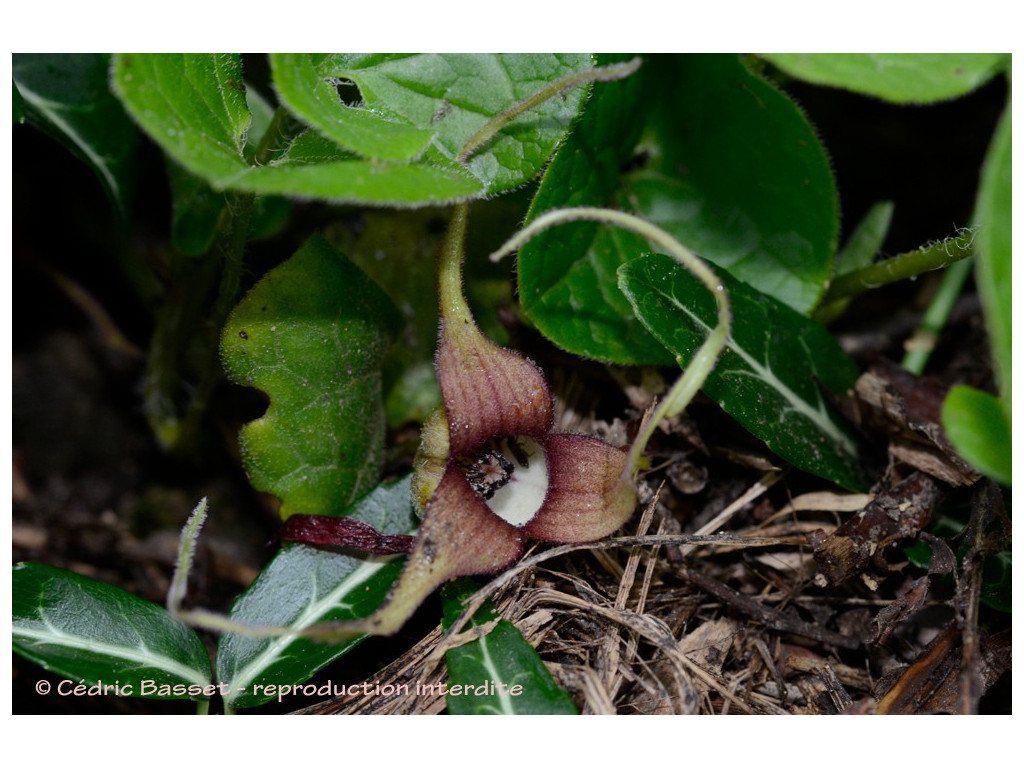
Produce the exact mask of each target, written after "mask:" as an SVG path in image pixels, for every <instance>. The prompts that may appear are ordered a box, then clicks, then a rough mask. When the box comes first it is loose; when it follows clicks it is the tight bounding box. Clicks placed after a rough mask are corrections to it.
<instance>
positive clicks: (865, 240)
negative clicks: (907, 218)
mask: <svg viewBox="0 0 1024 768" xmlns="http://www.w3.org/2000/svg"><path fill="white" fill-rule="evenodd" d="M895 209H896V206H895V205H894V204H893V203H892V202H891V201H889V200H883V201H882V202H879V203H875V204H874V205H873V206H871V208H870V209H869V210H868V212H867V213H866V214H864V218H863V219H861V221H860V223H859V224H858V225H857V227H856V228H855V229H854V230H853V232H852V234H851V235H850V238H849V239H848V240H847V241H846V245H845V246H843V248H842V250H841V251H839V253H837V254H836V264H835V273H836V274H837V275H845V274H846V273H847V272H854V271H856V270H858V269H862V268H863V267H866V266H867V265H868V264H870V263H871V262H872V261H874V260H875V254H877V253H878V251H879V250H881V248H882V243H884V242H885V237H886V235H888V234H889V225H890V224H891V223H892V214H893V211H894V210H895Z"/></svg>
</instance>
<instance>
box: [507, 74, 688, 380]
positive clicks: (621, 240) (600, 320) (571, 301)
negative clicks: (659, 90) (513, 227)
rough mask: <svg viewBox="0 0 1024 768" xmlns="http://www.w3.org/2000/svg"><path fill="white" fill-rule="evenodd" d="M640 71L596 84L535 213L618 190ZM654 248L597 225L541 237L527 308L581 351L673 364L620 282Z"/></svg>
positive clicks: (521, 271) (636, 122) (635, 136)
mask: <svg viewBox="0 0 1024 768" xmlns="http://www.w3.org/2000/svg"><path fill="white" fill-rule="evenodd" d="M617 58H619V59H628V58H629V57H628V56H623V57H617ZM612 60H614V59H612ZM599 63H601V64H604V63H608V62H606V61H605V60H603V59H599ZM645 66H646V65H645ZM642 71H643V69H641V72H642ZM640 77H642V75H639V74H637V75H633V76H632V77H630V78H627V79H626V80H623V81H619V82H613V83H599V84H597V85H595V86H594V91H593V94H592V95H591V98H590V100H589V101H588V102H587V108H586V110H584V113H583V116H582V117H581V118H580V121H579V123H578V124H577V125H576V127H575V128H574V129H573V132H572V133H571V134H570V136H569V138H568V139H567V140H566V142H565V143H564V144H563V145H562V146H561V147H560V148H559V150H558V152H557V153H556V154H555V158H554V160H552V162H551V164H550V165H549V166H548V168H547V170H546V171H545V172H544V177H543V179H542V180H541V184H540V188H539V189H538V190H537V194H536V196H535V197H534V200H533V204H532V206H531V209H530V215H529V217H528V218H530V219H533V218H536V217H537V216H538V215H539V214H541V213H543V212H544V211H547V210H550V209H552V208H564V207H569V206H577V205H604V204H605V203H606V202H607V201H609V200H611V199H612V198H613V197H614V196H615V193H616V191H617V190H618V188H619V177H620V172H621V168H622V167H623V166H624V165H627V164H628V163H629V162H630V161H631V159H632V158H633V155H634V152H635V151H637V149H636V147H637V142H638V141H639V139H640V134H641V131H642V129H643V110H642V104H643V83H642V81H641V80H640ZM645 248H646V246H645V244H644V242H643V240H642V239H640V238H639V237H637V236H636V235H633V234H631V233H628V232H622V231H618V230H614V229H612V228H609V227H602V226H598V225H597V224H592V223H574V224H567V225H564V226H561V227H558V228H557V229H553V230H550V231H548V232H543V233H541V234H540V235H538V236H537V237H535V238H534V239H533V240H531V241H530V242H529V243H527V245H526V246H525V247H523V248H522V249H521V250H520V252H519V257H518V260H517V275H518V279H519V301H520V303H521V304H522V307H523V311H524V312H525V313H526V315H527V316H528V317H529V318H530V320H531V321H532V322H533V323H534V324H535V325H536V326H537V328H539V329H540V330H541V331H542V332H543V333H544V335H545V336H547V337H548V338H549V339H551V340H553V341H554V342H555V343H556V344H558V345H560V346H562V347H564V348H565V349H568V350H570V351H572V352H575V353H576V354H579V355H584V356H586V357H593V358H598V359H601V360H607V361H609V362H613V363H635V364H659V363H661V364H668V363H671V362H672V359H671V356H670V355H667V354H666V353H665V349H664V347H662V346H661V344H659V343H658V342H657V340H655V339H654V338H653V337H652V336H651V335H650V334H649V333H648V332H647V330H646V329H645V328H644V327H643V325H642V324H641V323H640V322H639V321H638V320H637V319H636V318H635V317H634V316H633V310H632V308H631V307H630V306H629V302H628V301H626V299H625V297H624V296H623V295H622V294H621V292H620V291H618V290H616V288H615V270H616V269H618V268H619V267H620V266H621V265H622V264H624V263H625V262H626V261H628V260H629V259H631V258H634V257H635V256H636V255H637V254H639V253H641V252H642V251H643V250H644V249H645Z"/></svg>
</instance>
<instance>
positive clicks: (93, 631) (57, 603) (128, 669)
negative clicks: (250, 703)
mask: <svg viewBox="0 0 1024 768" xmlns="http://www.w3.org/2000/svg"><path fill="white" fill-rule="evenodd" d="M11 594H12V605H13V613H14V628H13V643H14V650H15V652H16V653H18V654H20V655H22V656H24V657H25V658H27V659H30V660H31V661H34V662H35V663H37V664H39V665H41V666H42V667H45V668H46V669H49V670H52V671H53V672H56V673H57V674H59V675H63V676H64V677H66V678H69V679H71V680H74V681H75V682H76V683H77V682H79V681H84V682H85V683H87V684H89V685H93V684H96V683H99V682H103V683H107V684H110V685H113V684H115V683H117V684H118V685H119V687H120V690H119V692H118V694H117V695H121V696H145V697H146V698H160V699H187V698H209V697H210V695H211V694H212V691H211V690H210V689H209V686H210V659H209V656H208V655H207V653H206V648H205V646H204V645H203V643H202V641H201V640H200V639H199V636H198V635H197V634H196V633H195V632H194V631H192V630H191V629H190V628H189V627H186V626H185V625H184V624H182V623H181V622H180V621H178V620H177V619H175V618H174V617H172V616H171V615H170V614H169V613H168V612H167V611H166V610H164V609H163V608H162V607H161V606H158V605H154V604H153V603H150V602H148V601H146V600H143V599H142V598H140V597H136V596H135V595H133V594H131V593H129V592H125V591H124V590H123V589H120V588H118V587H115V586H113V585H111V584H105V583H103V582H101V581H95V580H93V579H88V578H86V577H84V576H79V575H78V574H76V573H72V572H70V571H65V570H61V569H60V568H53V567H52V566H49V565H42V564H40V563H18V564H17V565H15V566H14V571H13V575H12V584H11ZM190 686H193V687H192V688H191V690H189V687H190ZM175 687H177V689H176V690H175ZM203 689H206V690H205V691H203ZM204 694H205V695H204Z"/></svg>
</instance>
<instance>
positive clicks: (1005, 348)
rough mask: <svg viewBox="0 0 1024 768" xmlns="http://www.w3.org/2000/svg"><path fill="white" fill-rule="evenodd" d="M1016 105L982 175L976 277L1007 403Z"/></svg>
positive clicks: (1002, 125) (1008, 111)
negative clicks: (1013, 126) (1013, 123)
mask: <svg viewBox="0 0 1024 768" xmlns="http://www.w3.org/2000/svg"><path fill="white" fill-rule="evenodd" d="M1010 121H1011V105H1010V104H1009V103H1007V105H1006V109H1005V110H1004V112H1003V116H1002V117H1001V118H1000V120H999V124H998V125H997V126H996V132H995V136H993V138H992V144H991V146H990V147H989V150H988V154H987V156H986V157H985V164H984V166H983V167H982V171H981V187H980V189H979V190H978V200H977V203H976V204H975V210H974V221H975V224H976V225H977V226H978V235H977V237H978V241H977V248H978V254H979V256H978V259H977V266H976V268H975V278H976V280H977V283H978V293H979V294H980V295H981V303H982V306H983V307H984V310H985V322H986V328H987V329H988V334H989V338H990V342H991V345H992V361H993V363H994V365H995V370H996V381H997V382H998V383H999V391H1000V393H1001V395H1002V396H1003V398H1005V400H1006V402H1007V403H1009V402H1010V394H1011V370H1010V369H1011V362H1012V361H1011V357H1012V355H1011V351H1012V350H1011V344H1010V336H1011V333H1010V330H1011V309H1012V304H1013V280H1012V264H1011V254H1012V248H1013V242H1012V227H1013V220H1012V210H1011V197H1012V195H1011V192H1012V168H1011V159H1012V158H1011V130H1010V128H1011V126H1010Z"/></svg>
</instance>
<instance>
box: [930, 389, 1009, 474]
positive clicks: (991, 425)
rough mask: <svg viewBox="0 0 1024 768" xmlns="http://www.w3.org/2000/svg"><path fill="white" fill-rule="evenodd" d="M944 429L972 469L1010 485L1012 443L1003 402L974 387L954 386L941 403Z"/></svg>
mask: <svg viewBox="0 0 1024 768" xmlns="http://www.w3.org/2000/svg"><path fill="white" fill-rule="evenodd" d="M942 426H943V428H944V429H945V431H946V436H947V437H948V438H949V442H950V443H951V444H952V445H953V447H954V448H955V449H956V452H957V453H959V454H960V455H961V456H963V457H964V459H966V460H967V461H968V462H969V463H970V464H971V466H973V467H974V468H975V469H977V470H979V471H980V472H984V473H985V474H986V475H988V476H989V477H991V478H992V479H993V480H996V481H997V482H1000V483H1002V484H1003V485H1010V484H1011V477H1012V470H1013V462H1012V453H1013V451H1012V445H1013V441H1012V435H1011V428H1010V415H1009V414H1008V413H1007V411H1006V405H1005V403H1004V402H1003V401H1002V400H1000V399H999V398H997V397H994V396H992V395H990V394H989V393H988V392H982V391H981V390H980V389H974V388H973V387H966V386H958V387H953V388H952V389H951V390H950V391H949V394H948V395H947V396H946V399H945V401H944V402H943V403H942Z"/></svg>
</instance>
